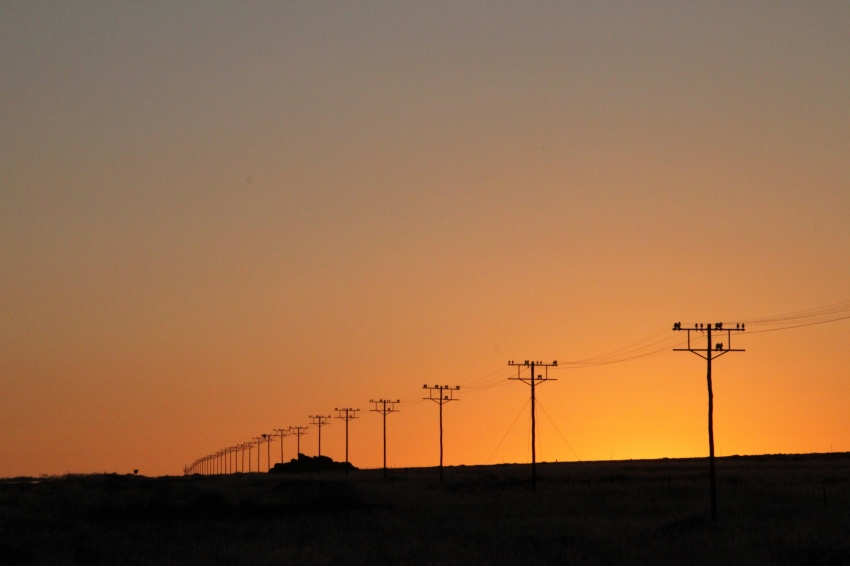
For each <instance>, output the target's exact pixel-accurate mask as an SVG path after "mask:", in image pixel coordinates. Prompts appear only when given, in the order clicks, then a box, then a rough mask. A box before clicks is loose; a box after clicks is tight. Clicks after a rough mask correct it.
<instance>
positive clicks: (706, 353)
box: [673, 323, 745, 521]
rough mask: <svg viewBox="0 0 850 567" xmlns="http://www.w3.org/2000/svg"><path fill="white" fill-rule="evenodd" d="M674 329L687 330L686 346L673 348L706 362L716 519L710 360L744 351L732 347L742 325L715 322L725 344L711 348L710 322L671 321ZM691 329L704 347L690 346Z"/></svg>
mask: <svg viewBox="0 0 850 567" xmlns="http://www.w3.org/2000/svg"><path fill="white" fill-rule="evenodd" d="M673 330H674V331H687V332H688V348H674V349H673V350H677V351H687V352H692V353H694V354H695V355H697V356H699V357H701V358H704V359H705V360H706V362H707V364H708V374H707V381H708V466H709V469H710V471H711V520H712V521H714V520H716V519H717V487H716V483H715V477H714V392H713V390H712V388H711V361H712V360H713V359H715V358H719V357H721V356H723V355H724V354H726V353H727V352H745V351H744V349H741V348H732V332H733V331H734V332H736V333H740V332H743V331H744V325H742V324H737V325H735V328H734V329H733V328H731V327H729V328H727V329H724V328H723V323H715V324H714V331H715V332H716V333H718V334H720V335H721V337H722V333H723V332H724V331H725V332H726V345H725V346H724V345H723V343H717V344H715V345H714V347H713V349H712V342H711V323H709V324H707V325H703V324H702V323H694V326H693V327H682V324H681V323H673ZM691 331H693V332H695V333H701V334H704V335H706V343H705V348H694V347H692V346H691Z"/></svg>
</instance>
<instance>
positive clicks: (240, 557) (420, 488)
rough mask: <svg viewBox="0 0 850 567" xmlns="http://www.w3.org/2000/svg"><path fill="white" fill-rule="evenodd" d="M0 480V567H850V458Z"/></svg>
mask: <svg viewBox="0 0 850 567" xmlns="http://www.w3.org/2000/svg"><path fill="white" fill-rule="evenodd" d="M538 474H539V481H538V484H537V490H536V491H534V492H533V491H532V490H531V486H530V484H529V482H528V479H529V476H530V466H529V465H495V466H480V467H449V468H446V469H445V485H443V486H441V485H440V482H439V475H438V472H437V470H436V469H399V470H391V471H389V475H388V478H387V479H384V477H383V474H382V471H380V470H356V471H351V472H350V473H349V474H345V473H342V472H333V473H300V474H256V473H255V474H244V475H228V476H218V477H210V476H191V477H161V478H144V477H138V476H132V475H110V474H106V475H70V476H63V477H56V478H42V479H25V478H19V479H2V480H0V526H2V530H0V562H2V563H6V564H8V563H39V564H41V563H48V564H71V563H86V564H93V563H94V564H97V563H109V564H161V563H167V564H221V563H224V564H234V563H236V564H276V563H282V564H293V563H295V564H317V563H320V564H328V563H330V564H349V563H351V564H360V563H367V564H388V563H393V564H395V563H414V564H478V563H484V564H569V563H589V564H595V563H605V564H611V563H615V564H644V563H652V564H657V563H661V564H669V563H691V564H692V563H698V564H728V563H735V564H771V563H781V564H798V563H805V564H821V563H829V564H847V563H849V562H850V506H849V505H850V454H848V453H831V454H825V455H794V456H791V455H785V456H783V455H774V456H760V457H725V458H722V459H718V461H717V475H718V487H717V488H718V518H717V521H715V522H712V521H711V519H710V508H709V485H708V462H707V460H706V459H669V460H668V459H662V460H652V461H614V462H589V463H546V464H541V465H539V466H538Z"/></svg>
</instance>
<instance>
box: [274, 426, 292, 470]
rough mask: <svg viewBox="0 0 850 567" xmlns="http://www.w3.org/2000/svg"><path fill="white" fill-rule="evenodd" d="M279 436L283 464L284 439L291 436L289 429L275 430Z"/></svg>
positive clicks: (281, 462)
mask: <svg viewBox="0 0 850 567" xmlns="http://www.w3.org/2000/svg"><path fill="white" fill-rule="evenodd" d="M272 431H274V432H275V433H277V436H278V437H280V464H283V438H284V437H286V436H288V435H289V434H290V431H289V430H288V429H273V430H272Z"/></svg>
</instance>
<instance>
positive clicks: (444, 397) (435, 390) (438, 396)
mask: <svg viewBox="0 0 850 567" xmlns="http://www.w3.org/2000/svg"><path fill="white" fill-rule="evenodd" d="M422 388H423V389H425V390H428V397H427V398H422V399H424V400H431V401H432V402H437V404H438V405H439V406H440V484H443V406H444V405H445V404H447V403H449V402H457V401H459V400H458V399H457V398H455V397H454V392H456V391H458V390H460V386H454V387H452V386H438V385H434V386H429V385H428V384H425V385H423V386H422ZM444 392H448V393H447V394H446V393H444Z"/></svg>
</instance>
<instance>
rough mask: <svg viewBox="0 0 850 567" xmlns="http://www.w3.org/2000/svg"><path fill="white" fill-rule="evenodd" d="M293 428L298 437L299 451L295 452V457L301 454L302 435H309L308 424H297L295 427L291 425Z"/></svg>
mask: <svg viewBox="0 0 850 567" xmlns="http://www.w3.org/2000/svg"><path fill="white" fill-rule="evenodd" d="M290 429H291V430H292V434H293V435H295V437H296V438H297V439H298V441H297V444H296V446H297V447H298V449H297V451H298V452H297V453H296V454H295V458H296V459H297V458H298V455H300V454H301V436H302V435H307V426H306V425H296V426H295V427H290Z"/></svg>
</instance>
